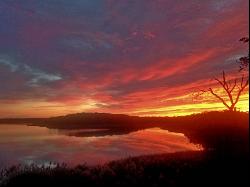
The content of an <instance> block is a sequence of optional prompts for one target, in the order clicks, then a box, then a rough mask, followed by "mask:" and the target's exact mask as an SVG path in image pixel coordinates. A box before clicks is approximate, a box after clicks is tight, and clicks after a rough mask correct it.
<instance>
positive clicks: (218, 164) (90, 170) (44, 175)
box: [2, 152, 249, 187]
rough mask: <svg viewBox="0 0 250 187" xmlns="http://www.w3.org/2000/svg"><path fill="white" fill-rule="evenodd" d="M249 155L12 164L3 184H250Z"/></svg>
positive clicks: (191, 154)
mask: <svg viewBox="0 0 250 187" xmlns="http://www.w3.org/2000/svg"><path fill="white" fill-rule="evenodd" d="M248 174H249V157H248V155H231V156H225V155H224V156H222V155H221V156H218V155H217V156H215V155H213V154H210V152H181V153H174V154H162V155H152V156H140V157H134V158H127V159H124V160H118V161H113V162H110V163H107V164H105V165H101V166H95V167H88V166H86V165H79V166H77V167H75V168H68V167H67V166H66V165H63V164H62V165H58V166H57V167H55V168H53V169H52V168H48V167H47V168H46V167H43V168H39V167H37V166H30V167H21V166H20V167H12V168H10V169H9V170H6V171H4V172H3V174H2V176H8V177H7V179H6V180H5V182H4V183H3V184H2V187H10V186H90V187H91V186H109V187H112V186H117V187H127V186H130V187H137V186H183V185H184V184H185V185H187V184H190V185H198V184H199V186H207V185H209V186H210V185H215V184H217V185H219V184H221V185H223V186H224V185H225V184H228V185H234V186H244V185H245V186H247V185H248V184H249V179H248Z"/></svg>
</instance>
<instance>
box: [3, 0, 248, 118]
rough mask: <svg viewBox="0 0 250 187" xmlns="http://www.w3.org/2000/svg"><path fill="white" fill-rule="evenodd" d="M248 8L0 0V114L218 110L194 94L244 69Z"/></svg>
mask: <svg viewBox="0 0 250 187" xmlns="http://www.w3.org/2000/svg"><path fill="white" fill-rule="evenodd" d="M248 14H249V1H248V0H206V1H200V0H136V1H135V0H134V1H133V0H124V1H121V0H120V1H118V0H74V1H68V0H43V1H38V0H22V1H20V0H0V117H47V116H57V115H65V114H69V113H76V112H108V113H123V114H129V115H140V116H177V115H187V114H191V113H197V112H204V111H210V110H224V109H225V107H224V105H223V104H221V103H220V102H219V101H218V100H217V99H216V98H214V97H213V96H212V95H210V94H208V93H207V94H205V95H203V96H200V97H199V98H197V97H195V96H194V95H195V93H197V92H198V91H199V90H200V89H207V88H209V87H212V88H214V89H215V91H216V93H218V94H221V95H222V96H223V95H225V94H224V93H223V92H222V89H220V88H219V87H218V86H217V84H215V82H214V77H218V78H219V77H220V76H221V72H222V71H223V70H224V71H225V72H226V75H227V78H228V79H233V78H234V77H240V76H241V75H240V73H239V72H238V69H239V68H238V65H237V63H236V60H237V59H238V58H239V57H241V56H244V55H246V54H247V53H248V46H247V45H246V44H242V43H241V42H239V39H240V38H241V37H244V36H248V35H249V28H248V27H249V18H248ZM247 74H248V73H247ZM246 76H248V75H246ZM248 103H249V93H248V89H246V91H245V92H244V93H243V95H242V97H241V99H240V102H239V104H238V105H237V107H238V109H240V110H241V111H248V110H249V107H248Z"/></svg>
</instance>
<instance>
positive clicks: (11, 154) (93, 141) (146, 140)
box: [0, 125, 202, 167]
mask: <svg viewBox="0 0 250 187" xmlns="http://www.w3.org/2000/svg"><path fill="white" fill-rule="evenodd" d="M105 130H107V129H104V131H105ZM78 132H86V129H85V130H80V131H76V130H74V131H60V132H59V131H57V130H51V129H47V128H45V127H36V126H25V125H0V167H6V166H10V165H13V164H19V163H21V164H31V163H36V164H44V163H48V162H65V163H67V164H69V165H70V166H74V165H77V164H82V163H87V164H88V165H95V164H101V163H104V162H107V161H111V160H115V159H120V158H125V157H128V156H139V155H145V154H156V153H172V152H178V151H189V150H201V149H202V147H201V146H199V145H195V144H192V143H190V142H189V140H188V138H186V137H185V136H184V135H183V134H181V133H173V132H169V131H167V130H162V129H160V128H151V129H145V130H140V131H136V132H131V133H128V134H123V135H105V136H91V137H76V136H73V134H74V133H78ZM87 132H97V134H98V130H96V129H92V130H91V129H87ZM67 134H70V135H71V136H68V135H67Z"/></svg>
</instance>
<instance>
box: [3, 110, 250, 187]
mask: <svg viewBox="0 0 250 187" xmlns="http://www.w3.org/2000/svg"><path fill="white" fill-rule="evenodd" d="M34 122H35V123H34ZM248 122H249V116H248V113H244V112H232V111H224V112H208V113H202V114H194V115H190V116H182V117H150V118H144V117H143V118H140V117H130V116H126V115H111V114H74V115H68V116H63V117H56V118H48V119H39V120H37V119H36V120H35V121H33V122H32V123H33V125H34V124H37V125H41V126H46V127H49V128H61V129H77V128H79V129H82V128H97V129H98V128H99V129H103V131H101V133H104V134H105V133H111V132H113V134H119V133H120V134H122V133H129V132H131V131H135V130H139V129H145V128H150V127H160V128H162V129H167V130H169V131H173V132H180V133H184V134H185V135H186V136H187V137H188V138H189V139H190V140H191V141H192V142H195V143H199V144H201V145H202V146H203V147H204V148H205V150H204V151H200V152H182V153H174V154H162V155H152V156H141V157H135V158H128V159H124V160H118V161H113V162H110V163H107V164H105V165H101V166H95V167H88V166H86V165H80V166H77V167H75V168H68V167H67V166H66V165H58V166H57V167H55V168H48V167H42V168H39V167H37V166H30V167H24V166H19V167H12V168H10V169H8V170H4V171H2V174H1V176H2V179H3V181H4V183H2V186H6V187H8V186H22V185H23V186H53V185H56V186H131V187H132V186H182V184H200V185H207V184H210V185H212V184H229V185H232V184H234V185H235V186H242V185H243V184H245V185H247V184H249V179H248V175H249V124H248ZM105 129H110V130H105ZM105 131H107V132H105ZM92 133H93V132H92ZM95 133H100V132H95ZM81 135H83V136H84V134H80V135H79V136H81ZM85 135H86V134H85ZM89 135H90V134H87V136H89Z"/></svg>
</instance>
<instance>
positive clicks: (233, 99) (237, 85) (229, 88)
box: [198, 71, 249, 111]
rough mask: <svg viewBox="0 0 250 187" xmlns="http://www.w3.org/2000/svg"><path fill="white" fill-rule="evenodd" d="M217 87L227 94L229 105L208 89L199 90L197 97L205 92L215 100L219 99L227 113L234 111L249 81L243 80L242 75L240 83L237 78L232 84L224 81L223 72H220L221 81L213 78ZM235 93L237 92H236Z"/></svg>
mask: <svg viewBox="0 0 250 187" xmlns="http://www.w3.org/2000/svg"><path fill="white" fill-rule="evenodd" d="M214 80H216V81H217V82H218V83H219V85H220V86H221V87H222V88H223V89H224V91H225V92H226V94H227V97H228V100H229V104H228V102H227V101H226V100H225V98H224V97H221V96H219V95H218V94H217V93H215V91H214V90H213V89H212V88H211V87H210V88H208V90H200V91H201V92H200V93H198V95H201V94H203V93H205V92H209V93H211V94H212V95H213V96H215V97H216V98H217V99H219V100H220V101H221V102H222V103H223V104H224V105H225V106H226V108H227V109H228V110H229V111H234V110H236V104H237V103H238V102H239V99H240V96H241V94H242V92H243V91H244V89H245V88H246V87H247V86H248V83H249V79H248V78H247V79H245V77H244V75H243V76H242V77H241V79H240V82H238V80H237V78H235V79H234V81H233V83H232V82H231V81H230V80H227V79H226V75H225V72H224V71H223V72H222V80H219V79H218V78H215V79H214ZM236 91H237V92H236Z"/></svg>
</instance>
